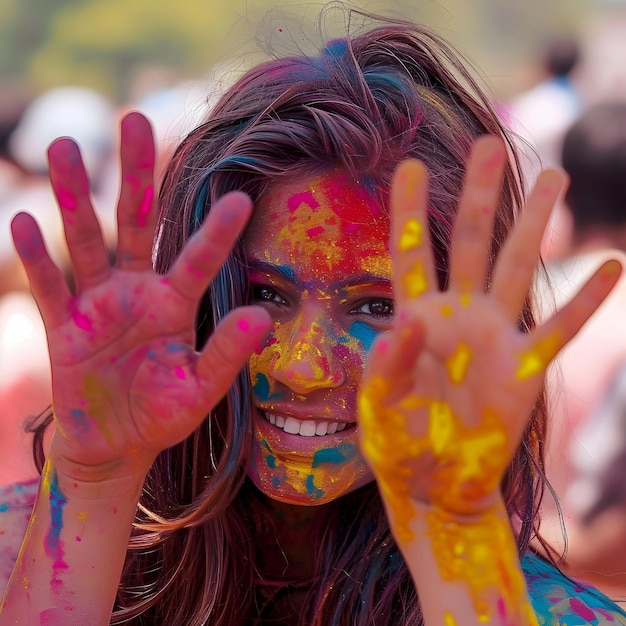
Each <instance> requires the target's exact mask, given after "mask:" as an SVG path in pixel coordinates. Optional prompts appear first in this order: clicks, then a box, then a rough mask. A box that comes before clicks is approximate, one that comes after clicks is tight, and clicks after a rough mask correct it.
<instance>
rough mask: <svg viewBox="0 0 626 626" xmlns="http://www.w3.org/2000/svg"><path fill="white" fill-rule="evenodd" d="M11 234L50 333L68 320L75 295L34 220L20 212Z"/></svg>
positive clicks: (13, 222)
mask: <svg viewBox="0 0 626 626" xmlns="http://www.w3.org/2000/svg"><path fill="white" fill-rule="evenodd" d="M11 232H12V235H13V241H14V242H15V248H16V249H17V253H18V255H19V257H20V259H21V260H22V263H23V265H24V269H25V270H26V275H27V276H28V282H29V283H30V289H31V291H32V293H33V296H34V298H35V300H36V302H37V306H38V307H39V311H40V312H41V317H42V318H43V321H44V324H45V326H46V329H47V330H48V331H50V330H51V329H52V328H55V327H57V326H59V325H61V324H62V323H63V322H64V321H66V320H67V319H68V317H69V310H70V306H69V305H70V300H71V298H72V294H71V292H70V290H69V287H68V286H67V282H66V281H65V277H64V276H63V273H62V272H61V270H60V269H59V268H58V267H57V266H56V265H55V264H54V262H53V261H52V259H51V258H50V255H49V254H48V251H47V250H46V246H45V244H44V241H43V237H42V236H41V231H40V230H39V226H38V225H37V222H35V220H34V219H33V217H32V216H31V215H29V214H28V213H18V214H17V215H16V216H15V217H14V218H13V221H12V222H11Z"/></svg>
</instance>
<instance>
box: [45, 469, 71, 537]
mask: <svg viewBox="0 0 626 626" xmlns="http://www.w3.org/2000/svg"><path fill="white" fill-rule="evenodd" d="M66 504H67V499H66V498H65V496H64V495H63V492H62V491H61V490H60V489H59V479H58V478H57V474H56V472H54V473H53V474H52V478H51V480H50V532H49V533H48V547H49V548H51V549H56V548H57V547H58V544H59V537H60V536H61V530H62V529H63V507H64V506H65V505H66Z"/></svg>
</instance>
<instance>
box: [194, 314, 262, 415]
mask: <svg viewBox="0 0 626 626" xmlns="http://www.w3.org/2000/svg"><path fill="white" fill-rule="evenodd" d="M271 328H272V320H271V318H270V316H269V314H268V313H267V311H265V309H263V308H261V307H258V306H247V307H240V308H238V309H235V310H234V311H231V312H230V313H229V314H228V315H227V316H226V317H225V318H224V319H223V320H222V321H221V322H220V323H219V324H218V326H217V328H216V329H215V331H214V332H213V333H212V335H211V337H210V338H209V341H208V342H207V344H206V346H205V347H204V348H203V350H202V352H201V354H200V358H199V360H198V375H199V376H200V378H201V379H202V380H203V381H205V390H206V393H207V395H208V397H209V399H210V403H211V404H214V403H215V402H217V401H218V400H219V399H220V398H221V397H222V396H223V395H224V394H225V393H226V392H227V391H228V388H229V387H230V385H231V384H232V382H233V379H234V378H235V376H236V375H237V374H238V373H239V372H240V371H241V368H242V367H243V366H244V365H246V363H247V362H248V359H249V358H250V355H251V354H252V353H253V352H254V351H255V350H256V349H258V348H259V347H260V346H261V344H262V342H263V340H264V339H265V337H266V336H267V334H268V333H269V332H270V329H271Z"/></svg>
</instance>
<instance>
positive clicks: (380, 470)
mask: <svg viewBox="0 0 626 626" xmlns="http://www.w3.org/2000/svg"><path fill="white" fill-rule="evenodd" d="M389 389H390V386H389V383H388V382H387V381H385V380H384V379H382V378H375V379H374V380H373V381H372V382H370V383H369V384H368V385H366V386H364V387H363V388H362V389H361V393H360V394H359V412H360V425H361V428H362V434H363V439H362V449H363V453H364V454H365V456H366V457H367V458H368V459H369V463H370V466H371V467H372V468H373V470H374V472H375V473H376V477H377V480H378V486H379V488H380V490H381V491H382V493H383V496H384V498H385V500H386V502H387V503H388V505H389V507H390V509H391V511H392V514H393V519H394V523H395V531H396V536H397V537H398V539H399V540H400V541H402V542H407V543H408V542H410V541H412V540H413V538H414V533H413V531H412V530H411V527H410V522H411V520H412V519H413V517H414V516H415V507H414V506H413V503H412V501H411V497H410V492H409V486H410V484H411V480H412V478H413V471H412V470H411V468H410V467H408V466H407V465H406V457H407V455H408V456H417V455H418V454H419V453H420V452H421V451H422V449H423V448H424V447H425V446H427V445H428V442H427V440H426V438H419V437H412V436H411V435H409V433H408V432H407V429H406V426H407V424H406V417H405V415H404V413H402V412H401V411H398V410H393V409H391V408H389V407H388V406H384V405H383V399H384V398H386V397H387V396H388V394H389ZM421 404H424V403H423V402H422V403H421Z"/></svg>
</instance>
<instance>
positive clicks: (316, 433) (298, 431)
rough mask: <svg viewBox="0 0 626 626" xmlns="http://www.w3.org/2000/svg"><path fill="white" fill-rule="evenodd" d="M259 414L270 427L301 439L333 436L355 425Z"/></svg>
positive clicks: (263, 412)
mask: <svg viewBox="0 0 626 626" xmlns="http://www.w3.org/2000/svg"><path fill="white" fill-rule="evenodd" d="M261 414H262V415H263V417H264V418H265V419H266V420H267V421H268V422H269V423H270V424H272V426H276V428H280V429H281V430H282V431H284V432H286V433H288V434H290V435H300V436H301V437H324V436H326V435H334V434H335V433H340V432H342V431H344V430H346V429H351V428H354V426H355V424H348V423H346V422H335V421H331V420H311V419H309V420H300V419H296V418H294V417H285V416H284V415H275V414H274V413H266V412H265V411H261Z"/></svg>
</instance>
